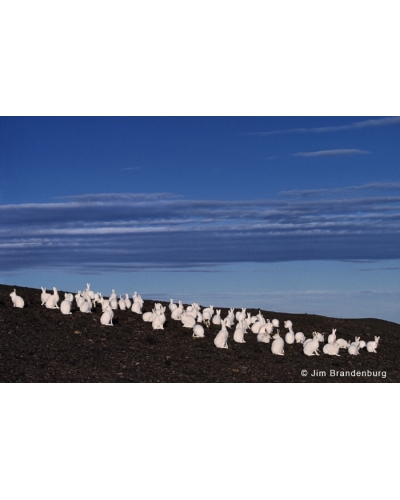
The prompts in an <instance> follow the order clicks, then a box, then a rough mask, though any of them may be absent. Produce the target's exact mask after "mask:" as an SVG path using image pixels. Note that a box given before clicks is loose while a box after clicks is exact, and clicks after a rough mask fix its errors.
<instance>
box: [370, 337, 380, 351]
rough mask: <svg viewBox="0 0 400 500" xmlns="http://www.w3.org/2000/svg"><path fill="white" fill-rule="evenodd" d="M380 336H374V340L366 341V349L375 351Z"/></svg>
mask: <svg viewBox="0 0 400 500" xmlns="http://www.w3.org/2000/svg"><path fill="white" fill-rule="evenodd" d="M379 339H380V337H375V340H371V341H370V342H368V343H367V351H368V352H374V353H376V348H377V347H378V344H379Z"/></svg>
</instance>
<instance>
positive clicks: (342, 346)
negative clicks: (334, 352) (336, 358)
mask: <svg viewBox="0 0 400 500" xmlns="http://www.w3.org/2000/svg"><path fill="white" fill-rule="evenodd" d="M336 343H337V345H338V346H339V347H340V349H347V348H348V347H349V346H350V342H347V340H344V339H336Z"/></svg>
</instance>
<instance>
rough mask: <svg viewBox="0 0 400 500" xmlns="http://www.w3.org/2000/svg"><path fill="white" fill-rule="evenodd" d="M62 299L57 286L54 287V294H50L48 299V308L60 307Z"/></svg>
mask: <svg viewBox="0 0 400 500" xmlns="http://www.w3.org/2000/svg"><path fill="white" fill-rule="evenodd" d="M59 300H60V297H59V296H58V292H57V288H56V287H53V295H50V297H49V298H48V299H47V300H46V304H45V305H46V307H47V309H60V308H59V307H58V301H59Z"/></svg>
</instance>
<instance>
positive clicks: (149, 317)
mask: <svg viewBox="0 0 400 500" xmlns="http://www.w3.org/2000/svg"><path fill="white" fill-rule="evenodd" d="M155 315H156V312H155V310H154V309H153V311H151V312H150V311H148V312H145V313H143V315H142V319H143V321H145V322H146V323H151V322H152V321H153V319H154V316H155Z"/></svg>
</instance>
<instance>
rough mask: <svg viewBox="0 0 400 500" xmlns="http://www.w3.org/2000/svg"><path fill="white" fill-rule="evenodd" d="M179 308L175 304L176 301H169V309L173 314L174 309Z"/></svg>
mask: <svg viewBox="0 0 400 500" xmlns="http://www.w3.org/2000/svg"><path fill="white" fill-rule="evenodd" d="M177 307H178V306H177V305H176V304H174V299H169V304H168V308H169V310H170V311H171V312H172V311H173V310H174V309H176V308H177Z"/></svg>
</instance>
